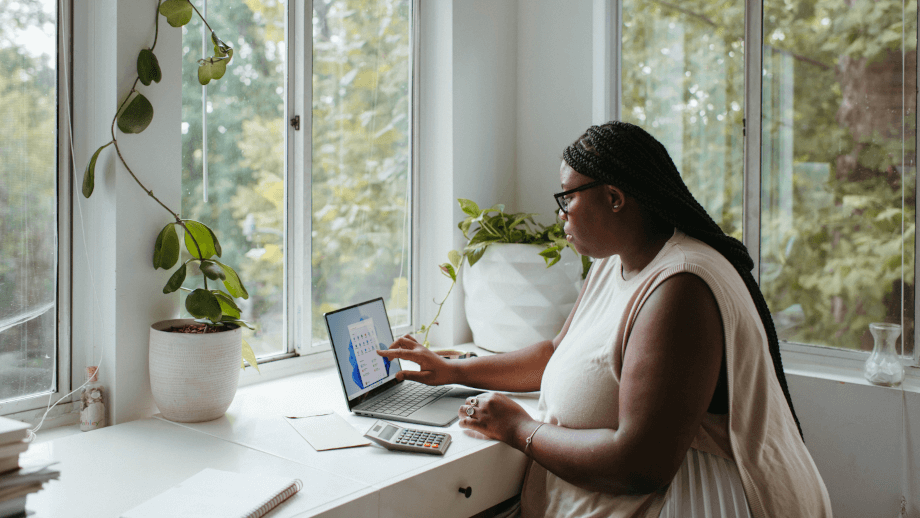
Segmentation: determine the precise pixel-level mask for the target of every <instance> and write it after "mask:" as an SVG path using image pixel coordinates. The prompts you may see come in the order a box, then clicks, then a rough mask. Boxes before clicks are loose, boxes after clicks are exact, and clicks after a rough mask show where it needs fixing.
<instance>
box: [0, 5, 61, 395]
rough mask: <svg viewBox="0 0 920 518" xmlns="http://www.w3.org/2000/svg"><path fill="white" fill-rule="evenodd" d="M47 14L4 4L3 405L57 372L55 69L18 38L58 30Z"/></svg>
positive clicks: (0, 83) (0, 157)
mask: <svg viewBox="0 0 920 518" xmlns="http://www.w3.org/2000/svg"><path fill="white" fill-rule="evenodd" d="M43 7H46V6H45V3H44V2H40V1H37V0H31V1H19V2H11V1H8V0H0V121H3V123H2V124H0V401H2V400H4V399H8V398H15V397H20V396H24V395H28V394H33V393H38V392H42V391H46V390H48V388H49V387H50V386H51V383H52V381H53V372H54V366H55V333H56V327H55V326H56V316H57V314H56V311H55V299H56V289H57V270H56V268H57V259H56V257H55V253H56V252H55V246H56V242H55V229H56V226H57V225H56V221H55V217H56V215H57V206H56V188H57V184H56V175H57V167H56V164H55V160H56V158H57V155H56V152H55V151H56V142H55V140H56V139H55V137H56V136H57V129H56V128H57V127H56V117H55V111H56V106H55V102H56V99H55V91H56V88H55V80H56V77H55V64H54V61H53V60H54V56H53V55H47V54H44V55H38V54H37V53H36V52H35V50H36V49H35V48H27V47H25V46H22V45H21V43H20V40H19V38H18V35H19V34H20V32H19V31H20V30H22V29H23V28H26V27H36V26H38V27H40V26H42V25H44V24H54V22H55V20H54V16H52V15H49V14H47V11H48V10H49V9H44V8H43ZM50 10H52V11H53V9H50Z"/></svg>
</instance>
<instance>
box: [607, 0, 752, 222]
mask: <svg viewBox="0 0 920 518" xmlns="http://www.w3.org/2000/svg"><path fill="white" fill-rule="evenodd" d="M622 70H623V75H622V89H623V92H622V104H621V106H622V108H621V118H622V120H624V121H627V122H632V123H634V124H637V125H639V126H641V127H643V128H645V129H646V130H647V131H648V132H649V133H651V134H652V135H654V136H655V137H656V138H657V139H658V140H660V141H661V143H662V144H664V146H665V147H666V148H667V150H668V152H669V153H670V155H671V158H672V159H673V160H674V164H675V165H676V166H677V169H678V170H679V171H680V173H681V175H682V177H683V179H684V182H685V183H686V184H687V187H689V189H690V192H692V193H693V195H694V196H695V197H696V198H697V199H698V200H699V201H700V203H701V204H702V205H703V207H704V208H705V209H706V210H707V211H708V212H709V214H710V215H711V216H712V218H713V219H714V220H715V221H716V223H718V224H719V225H721V227H722V229H723V230H724V231H725V232H727V233H729V234H731V235H733V236H735V237H737V238H739V239H740V238H741V223H742V217H741V208H742V201H741V200H742V191H741V189H742V180H743V171H744V154H743V152H744V148H743V135H742V131H741V129H742V118H743V116H744V115H743V113H744V112H743V108H744V82H743V79H744V76H743V74H744V1H743V0H736V1H720V2H712V1H704V0H693V1H687V2H680V3H679V6H678V4H677V3H658V2H643V1H639V0H624V2H623V41H622Z"/></svg>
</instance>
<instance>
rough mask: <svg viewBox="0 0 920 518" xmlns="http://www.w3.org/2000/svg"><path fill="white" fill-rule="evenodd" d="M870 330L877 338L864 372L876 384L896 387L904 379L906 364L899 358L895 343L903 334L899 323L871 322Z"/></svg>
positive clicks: (873, 336)
mask: <svg viewBox="0 0 920 518" xmlns="http://www.w3.org/2000/svg"><path fill="white" fill-rule="evenodd" d="M869 332H870V333H872V338H874V339H875V347H874V348H873V349H872V354H870V355H869V359H868V360H866V365H865V367H864V368H863V374H864V375H865V376H866V379H867V380H869V381H870V382H872V383H874V384H876V385H884V386H886V387H896V386H898V385H900V384H901V381H902V380H903V379H904V366H903V365H901V360H899V359H898V355H897V352H895V348H894V343H895V341H896V340H897V339H898V336H899V335H900V334H901V326H899V325H898V324H885V323H874V324H869Z"/></svg>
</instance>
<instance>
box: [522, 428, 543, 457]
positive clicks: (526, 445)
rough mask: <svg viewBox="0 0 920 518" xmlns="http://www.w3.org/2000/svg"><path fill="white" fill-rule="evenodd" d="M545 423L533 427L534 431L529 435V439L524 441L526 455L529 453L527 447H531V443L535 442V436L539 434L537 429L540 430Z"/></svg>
mask: <svg viewBox="0 0 920 518" xmlns="http://www.w3.org/2000/svg"><path fill="white" fill-rule="evenodd" d="M545 424H546V423H540V424H538V425H537V427H536V428H534V429H533V432H531V434H530V437H528V438H527V440H526V441H524V449H523V452H524V454H525V455H526V454H527V448H530V443H532V442H533V436H534V435H536V434H537V430H539V429H540V427H541V426H543V425H545Z"/></svg>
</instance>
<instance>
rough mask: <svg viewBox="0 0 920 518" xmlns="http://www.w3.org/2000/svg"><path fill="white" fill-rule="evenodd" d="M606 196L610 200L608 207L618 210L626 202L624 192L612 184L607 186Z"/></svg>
mask: <svg viewBox="0 0 920 518" xmlns="http://www.w3.org/2000/svg"><path fill="white" fill-rule="evenodd" d="M607 197H608V199H609V200H610V208H611V209H612V210H613V211H614V212H618V211H619V210H620V209H622V208H623V205H625V204H626V194H625V193H624V192H623V191H621V190H620V189H618V188H617V187H614V186H612V185H608V186H607Z"/></svg>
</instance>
